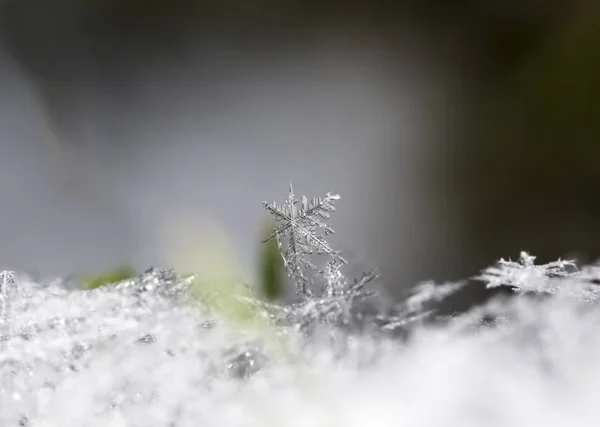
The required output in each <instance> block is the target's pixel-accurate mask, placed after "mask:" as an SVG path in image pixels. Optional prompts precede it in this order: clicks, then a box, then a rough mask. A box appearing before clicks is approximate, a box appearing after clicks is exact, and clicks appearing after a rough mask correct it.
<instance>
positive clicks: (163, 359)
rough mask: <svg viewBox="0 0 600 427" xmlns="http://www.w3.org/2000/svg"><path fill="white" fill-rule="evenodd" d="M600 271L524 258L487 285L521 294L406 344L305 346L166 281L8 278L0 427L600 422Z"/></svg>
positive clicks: (416, 333)
mask: <svg viewBox="0 0 600 427" xmlns="http://www.w3.org/2000/svg"><path fill="white" fill-rule="evenodd" d="M599 271H600V270H598V268H597V267H594V266H592V267H588V268H585V269H581V270H577V269H576V268H575V267H574V266H573V265H571V264H570V263H568V262H557V263H554V264H549V265H545V266H536V265H534V264H533V259H532V258H528V257H526V256H525V255H523V257H522V258H521V259H520V261H519V262H515V263H511V262H504V263H503V264H501V265H500V266H499V267H497V268H493V269H489V270H488V271H486V272H485V274H483V275H482V278H481V279H482V284H481V285H482V286H485V284H486V283H487V284H490V285H491V286H511V287H513V288H515V289H516V290H518V291H519V292H516V293H515V295H514V297H511V298H509V299H497V300H492V301H491V302H489V303H488V304H486V305H485V306H482V307H476V308H474V309H472V310H471V311H470V312H468V313H465V314H462V315H460V316H458V315H456V316H453V317H451V318H450V319H446V320H444V321H442V322H434V323H435V326H434V323H415V324H414V326H413V327H412V328H411V333H410V334H409V338H408V339H406V340H401V339H398V338H391V337H387V338H386V337H384V336H382V335H380V334H376V333H369V334H366V335H363V336H360V335H357V334H352V336H350V335H345V334H344V333H342V332H341V330H339V329H337V328H334V327H333V326H330V325H329V326H328V324H327V323H325V324H323V325H322V326H323V329H322V331H324V332H325V334H324V335H323V334H316V335H314V336H312V338H310V339H308V338H303V337H302V336H301V334H300V333H299V332H298V330H297V328H294V326H293V324H292V325H290V326H277V327H276V326H275V324H274V321H273V317H271V318H269V317H268V316H266V315H267V311H264V310H258V311H254V312H253V313H254V314H255V315H256V316H255V317H253V318H251V319H250V320H248V319H246V321H244V322H242V323H240V322H234V321H233V320H231V317H226V316H223V315H220V314H218V313H223V311H218V310H217V311H215V309H214V308H213V309H212V311H211V310H209V309H208V308H207V307H206V306H203V305H202V304H200V305H198V303H190V300H189V298H188V294H189V291H188V287H187V286H188V282H186V281H185V280H182V279H177V278H174V277H171V276H169V275H168V274H163V273H157V272H154V273H148V274H145V275H144V276H142V277H141V278H140V279H137V280H136V281H133V282H124V283H121V284H120V285H119V286H118V287H117V288H116V289H99V290H95V291H65V290H64V289H62V288H61V287H58V286H48V284H46V285H44V286H40V285H38V284H34V283H29V282H28V281H27V280H25V279H24V278H21V279H19V277H17V278H16V280H15V281H14V282H12V283H11V282H10V280H8V279H10V278H7V280H6V283H5V284H4V285H3V286H2V293H1V295H2V306H1V310H2V315H1V317H0V322H1V323H0V335H3V336H4V339H3V340H2V341H0V381H1V382H0V408H1V410H0V425H2V426H12V425H18V423H19V421H20V422H21V423H22V424H21V425H32V426H56V427H59V426H60V427H71V426H73V427H82V426H102V427H107V426H119V427H120V426H198V425H201V426H219V427H226V426H261V427H264V426H286V427H287V426H299V427H300V426H302V427H307V426H344V427H348V426H370V425H373V426H403V425H407V426H444V427H448V426H460V427H466V426H477V427H482V426H527V427H530V426H542V425H543V426H571V425H577V426H587V425H589V426H592V425H597V419H598V416H599V415H600V406H598V405H597V400H598V397H599V395H600V392H599V391H598V390H599V387H598V384H599V383H600V363H599V362H598V360H600V333H598V327H597V325H598V324H599V323H600V310H599V309H598V305H597V300H598V298H597V292H596V285H595V283H594V281H595V280H597V279H598V278H600V273H599ZM448 289H449V288H444V287H439V288H431V287H430V286H422V287H420V288H418V289H417V291H418V294H416V295H414V296H413V298H412V299H409V301H410V303H407V304H406V306H411V304H412V307H413V308H414V307H417V309H419V307H421V305H420V304H422V303H423V302H424V301H426V300H427V299H428V298H429V299H433V300H435V299H436V298H437V297H438V296H440V292H441V293H443V292H444V290H448ZM438 290H439V291H440V292H438ZM532 295H533V296H532ZM221 307H222V306H221ZM304 315H308V312H305V313H304ZM304 315H303V316H304ZM227 319H229V320H227ZM215 320H217V322H216V323H215V322H214V321H215ZM388 320H389V319H388ZM396 320H399V317H397V318H396ZM384 323H385V322H384ZM390 324H391V323H389V322H388V325H390ZM426 325H429V326H426ZM317 337H320V338H317ZM323 337H325V338H326V339H323ZM332 337H333V338H335V339H333V340H332V339H330V338H332Z"/></svg>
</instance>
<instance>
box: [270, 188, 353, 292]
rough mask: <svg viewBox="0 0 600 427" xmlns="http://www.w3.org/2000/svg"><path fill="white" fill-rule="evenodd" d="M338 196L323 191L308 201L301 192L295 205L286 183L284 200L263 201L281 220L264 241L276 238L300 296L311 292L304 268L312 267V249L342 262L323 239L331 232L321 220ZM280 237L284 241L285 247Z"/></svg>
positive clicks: (325, 216)
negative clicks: (278, 201) (320, 194)
mask: <svg viewBox="0 0 600 427" xmlns="http://www.w3.org/2000/svg"><path fill="white" fill-rule="evenodd" d="M339 198H340V196H339V195H338V194H331V193H327V194H326V195H325V197H315V198H313V199H312V200H310V201H309V200H308V198H307V197H306V196H302V197H301V199H302V203H301V205H300V207H298V206H297V204H298V200H297V199H296V196H295V194H294V189H293V187H292V184H290V192H289V195H288V199H287V201H286V202H285V204H283V205H280V204H277V203H275V202H273V203H268V202H263V205H264V207H265V208H266V209H267V210H268V211H269V213H271V214H272V215H273V216H274V217H275V220H276V221H277V222H278V223H280V224H281V225H279V226H278V227H277V228H276V230H275V231H274V232H273V233H272V234H271V235H270V236H269V237H267V238H266V239H265V240H264V242H267V241H268V240H270V239H272V238H275V239H276V240H277V245H278V247H279V249H280V251H281V256H282V258H283V262H284V265H285V268H286V271H287V274H288V276H289V277H290V278H292V279H293V280H294V282H295V283H296V292H297V293H298V294H299V295H300V296H302V297H304V298H310V297H311V296H312V295H313V289H312V287H313V283H314V280H313V279H312V278H311V277H310V276H308V275H306V274H305V272H304V270H306V269H310V270H315V269H316V265H315V264H314V263H313V262H312V261H311V259H310V255H312V254H313V253H314V252H315V251H316V252H317V254H326V255H328V256H329V257H330V258H331V260H332V261H333V262H335V263H342V264H345V263H346V260H345V259H344V258H343V257H342V256H341V253H340V251H337V250H334V249H332V248H331V246H330V245H329V243H327V241H326V240H325V236H327V235H328V234H333V233H334V231H333V229H332V228H331V227H330V226H329V225H328V224H327V223H326V222H325V221H326V220H327V219H329V213H330V212H332V211H335V206H334V205H335V202H336V201H337V200H339ZM282 240H285V241H286V247H285V248H284V247H283V242H282Z"/></svg>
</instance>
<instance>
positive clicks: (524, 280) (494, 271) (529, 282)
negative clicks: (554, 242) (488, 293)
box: [475, 252, 577, 293]
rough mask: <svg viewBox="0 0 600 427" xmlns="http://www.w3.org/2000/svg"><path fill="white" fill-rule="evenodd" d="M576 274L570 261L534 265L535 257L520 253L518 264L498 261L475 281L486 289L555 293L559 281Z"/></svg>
mask: <svg viewBox="0 0 600 427" xmlns="http://www.w3.org/2000/svg"><path fill="white" fill-rule="evenodd" d="M575 274H577V266H576V265H575V263H574V262H573V261H570V260H558V261H554V262H550V263H548V264H541V265H537V264H535V257H534V256H532V255H530V254H528V253H527V252H521V254H520V256H519V260H518V262H515V261H511V260H508V261H505V260H504V259H500V261H499V262H498V266H495V267H489V268H487V269H485V270H484V271H483V273H482V274H481V275H479V276H477V277H476V278H475V279H476V280H479V281H482V282H485V283H486V287H487V288H497V287H499V286H508V287H511V288H513V289H514V290H515V291H533V292H549V293H555V291H556V290H557V289H556V287H557V286H559V283H560V282H559V281H557V280H554V279H566V278H569V277H571V276H573V275H575Z"/></svg>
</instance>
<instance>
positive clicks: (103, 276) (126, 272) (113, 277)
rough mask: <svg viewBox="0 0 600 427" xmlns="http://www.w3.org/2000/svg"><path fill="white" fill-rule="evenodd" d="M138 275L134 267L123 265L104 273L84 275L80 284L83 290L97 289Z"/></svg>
mask: <svg viewBox="0 0 600 427" xmlns="http://www.w3.org/2000/svg"><path fill="white" fill-rule="evenodd" d="M136 275H137V272H136V271H135V269H134V268H133V267H132V266H130V265H122V266H118V267H116V268H115V269H113V270H108V271H104V272H102V273H98V274H88V275H84V276H83V277H82V278H81V279H80V281H79V283H80V286H81V288H82V289H96V288H99V287H102V286H106V285H111V284H114V283H118V282H121V281H123V280H127V279H132V278H134V277H135V276H136Z"/></svg>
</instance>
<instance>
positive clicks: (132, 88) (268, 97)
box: [0, 0, 600, 296]
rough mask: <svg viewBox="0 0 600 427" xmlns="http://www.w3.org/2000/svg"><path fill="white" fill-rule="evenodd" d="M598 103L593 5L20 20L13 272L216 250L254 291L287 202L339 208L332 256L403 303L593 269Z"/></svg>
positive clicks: (7, 14) (6, 15)
mask: <svg viewBox="0 0 600 427" xmlns="http://www.w3.org/2000/svg"><path fill="white" fill-rule="evenodd" d="M599 97H600V3H598V2H597V1H593V0H590V1H585V0H570V1H560V0H519V1H517V0H504V1H496V0H455V1H453V2H448V1H445V0H427V1H425V0H397V1H395V2H389V1H383V0H369V1H365V0H350V1H345V2H340V1H337V0H319V1H312V0H303V1H298V0H279V1H275V0H258V1H253V2H246V1H241V0H229V1H214V0H172V1H162V0H145V1H143V2H142V1H139V0H3V1H2V2H0V200H1V203H0V236H1V240H0V265H2V266H6V267H11V268H15V269H26V270H28V271H32V272H37V273H39V274H40V275H42V276H47V275H65V274H72V273H75V272H80V271H89V270H98V269H100V270H101V269H106V268H111V267H113V266H115V265H117V264H122V263H132V264H133V265H135V266H136V267H137V268H146V267H148V266H150V265H160V266H165V264H168V263H169V260H170V259H171V257H172V253H173V251H175V250H180V249H181V247H189V248H195V247H203V248H204V249H203V250H205V251H206V250H208V251H209V252H210V251H211V248H213V246H212V245H213V243H212V242H213V240H211V239H212V237H211V236H214V235H215V233H216V234H218V235H219V236H223V240H224V241H225V242H226V243H224V244H223V245H224V246H227V247H228V248H229V249H228V250H229V251H230V252H231V256H232V258H233V259H235V260H236V261H235V263H234V264H235V266H236V268H239V274H240V276H241V277H243V278H244V280H246V281H248V282H253V281H256V278H257V276H258V275H260V272H259V270H260V257H261V246H260V238H261V232H262V231H261V230H263V229H264V221H265V219H266V218H267V213H266V211H264V210H263V208H262V206H261V203H260V202H261V201H262V200H266V201H281V202H283V201H284V199H285V198H286V196H287V189H288V183H289V182H292V183H293V184H294V187H295V189H296V190H297V192H298V193H299V194H306V195H308V196H309V197H312V196H319V195H324V194H325V193H326V192H328V191H331V192H337V193H339V194H340V195H341V196H342V199H341V200H340V201H339V203H338V211H337V212H336V213H335V214H334V215H333V217H332V220H331V224H332V226H333V227H334V228H335V229H336V231H337V232H338V234H337V235H336V236H334V238H333V241H334V243H335V245H336V246H337V247H338V248H340V249H342V250H344V252H345V254H346V257H347V258H348V259H349V260H350V261H351V264H352V265H353V268H355V269H356V270H357V271H359V270H362V269H369V268H372V267H377V268H379V269H380V271H381V272H382V280H383V282H384V283H385V284H386V286H387V287H388V289H389V290H390V292H391V294H392V295H394V296H398V295H399V294H400V292H401V291H402V289H405V288H406V287H408V286H411V285H414V284H416V283H417V282H419V281H421V280H426V279H434V280H437V281H446V280H457V279H461V278H464V277H466V276H469V275H472V274H476V273H477V272H478V271H479V269H481V268H483V267H485V266H487V265H490V264H491V263H493V262H494V261H495V260H497V259H499V258H500V257H511V256H512V257H513V258H516V257H518V254H519V252H520V251H521V250H529V251H531V252H532V253H533V254H536V255H538V256H539V259H541V260H550V259H556V258H558V257H561V256H562V257H570V256H573V257H577V258H578V259H579V260H581V261H584V262H588V261H593V260H595V259H596V258H597V257H598V256H599V255H600V198H599V197H598V193H599V192H600V167H599V162H600V145H599V144H598V143H597V141H596V137H597V135H598V131H599V130H600V129H599V128H600V120H598V119H599V118H600V104H599V103H598V102H597V100H598V99H599ZM215 230H218V231H215ZM174 248H176V249H174ZM219 250H221V249H219Z"/></svg>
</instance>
